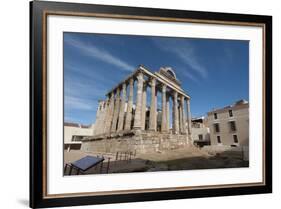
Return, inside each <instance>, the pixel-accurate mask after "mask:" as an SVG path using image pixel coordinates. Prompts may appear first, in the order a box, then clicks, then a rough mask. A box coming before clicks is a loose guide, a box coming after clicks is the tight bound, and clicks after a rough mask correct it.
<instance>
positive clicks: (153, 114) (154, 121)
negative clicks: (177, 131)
mask: <svg viewBox="0 0 281 209" xmlns="http://www.w3.org/2000/svg"><path fill="white" fill-rule="evenodd" d="M150 85H151V100H150V113H149V130H152V131H156V125H157V118H156V89H155V86H156V79H155V78H152V79H151V84H150Z"/></svg>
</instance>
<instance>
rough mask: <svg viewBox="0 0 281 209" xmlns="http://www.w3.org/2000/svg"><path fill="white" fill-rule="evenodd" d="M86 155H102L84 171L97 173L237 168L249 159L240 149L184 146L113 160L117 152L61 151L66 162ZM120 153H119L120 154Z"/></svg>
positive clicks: (73, 173)
mask: <svg viewBox="0 0 281 209" xmlns="http://www.w3.org/2000/svg"><path fill="white" fill-rule="evenodd" d="M87 155H90V156H98V157H102V156H103V157H104V159H105V160H104V162H103V163H102V164H99V165H97V166H95V167H93V168H91V169H89V170H87V171H86V172H85V174H98V173H130V172H148V171H169V170H192V169H214V168H237V167H248V166H249V162H248V161H244V160H243V157H242V153H241V152H237V151H226V152H221V153H216V154H209V153H207V152H204V151H202V150H199V149H197V148H193V147H191V148H186V149H180V150H179V149H178V150H169V151H165V152H159V153H158V152H157V153H147V154H137V155H136V156H133V155H131V156H129V155H128V156H127V157H125V156H123V157H121V159H120V156H119V157H118V160H116V153H114V154H108V153H107V154H105V153H92V152H82V151H80V150H71V151H70V152H67V151H65V152H64V161H65V163H71V162H74V161H76V160H79V159H81V158H83V157H85V156H87ZM119 155H120V154H119ZM75 174H77V172H75V170H72V172H71V174H69V168H67V169H66V170H65V175H75Z"/></svg>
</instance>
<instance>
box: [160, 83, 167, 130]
mask: <svg viewBox="0 0 281 209" xmlns="http://www.w3.org/2000/svg"><path fill="white" fill-rule="evenodd" d="M166 89H167V86H166V85H163V86H162V117H161V132H167V108H166Z"/></svg>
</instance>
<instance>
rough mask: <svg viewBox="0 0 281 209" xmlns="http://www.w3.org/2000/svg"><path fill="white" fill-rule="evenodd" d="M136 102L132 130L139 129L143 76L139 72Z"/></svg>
mask: <svg viewBox="0 0 281 209" xmlns="http://www.w3.org/2000/svg"><path fill="white" fill-rule="evenodd" d="M137 82H138V84H137V101H136V111H135V117H134V129H141V110H142V107H141V106H142V91H143V74H142V73H141V72H140V73H138V75H137Z"/></svg>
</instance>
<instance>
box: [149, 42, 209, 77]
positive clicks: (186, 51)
mask: <svg viewBox="0 0 281 209" xmlns="http://www.w3.org/2000/svg"><path fill="white" fill-rule="evenodd" d="M153 43H154V44H156V45H157V46H158V47H159V48H160V49H162V50H164V51H167V52H169V53H173V54H175V55H176V56H177V57H178V58H179V59H180V60H181V61H182V62H183V63H185V64H186V65H188V66H189V68H190V69H192V70H193V71H195V72H197V73H198V74H199V75H200V76H201V77H203V78H207V75H208V72H207V69H206V68H205V66H204V65H202V64H201V63H200V62H199V61H198V58H197V56H196V54H195V50H194V47H193V46H192V45H191V44H189V43H188V42H186V41H185V42H182V41H178V40H169V41H163V40H155V39H153ZM189 77H190V78H191V76H190V75H189Z"/></svg>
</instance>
